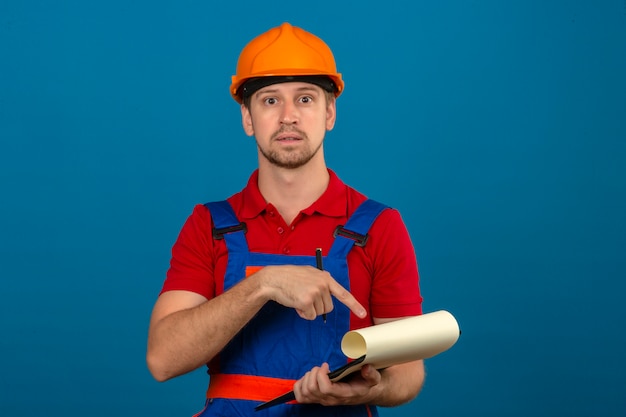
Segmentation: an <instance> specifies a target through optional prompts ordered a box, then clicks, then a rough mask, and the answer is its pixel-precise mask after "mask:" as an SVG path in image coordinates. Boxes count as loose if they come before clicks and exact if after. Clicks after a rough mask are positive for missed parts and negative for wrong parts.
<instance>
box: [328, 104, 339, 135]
mask: <svg viewBox="0 0 626 417" xmlns="http://www.w3.org/2000/svg"><path fill="white" fill-rule="evenodd" d="M336 119H337V100H335V98H334V97H333V98H332V99H331V100H329V101H328V103H327V104H326V130H328V131H330V130H333V127H335V120H336Z"/></svg>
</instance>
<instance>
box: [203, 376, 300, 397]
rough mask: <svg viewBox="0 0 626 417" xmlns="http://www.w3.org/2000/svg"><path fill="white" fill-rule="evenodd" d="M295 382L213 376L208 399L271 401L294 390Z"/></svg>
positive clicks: (278, 379) (258, 377)
mask: <svg viewBox="0 0 626 417" xmlns="http://www.w3.org/2000/svg"><path fill="white" fill-rule="evenodd" d="M295 382H296V381H295V380H292V379H280V378H269V377H264V376H253V375H231V374H215V375H211V379H210V381H209V389H207V391H206V397H207V398H228V399H234V400H252V401H263V402H265V401H269V400H272V399H274V398H276V397H278V396H280V395H283V394H285V393H287V392H289V391H292V390H293V384H294V383H295Z"/></svg>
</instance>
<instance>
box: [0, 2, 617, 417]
mask: <svg viewBox="0 0 626 417" xmlns="http://www.w3.org/2000/svg"><path fill="white" fill-rule="evenodd" d="M283 21H290V22H291V23H292V24H294V25H297V26H301V27H303V28H305V29H307V30H309V31H311V32H313V33H315V34H317V35H318V36H320V37H322V38H323V39H325V40H326V41H327V43H328V44H329V45H330V46H331V48H332V49H333V50H334V53H335V56H336V58H337V61H338V66H339V70H340V71H341V72H342V73H343V75H344V78H345V81H346V90H345V93H344V94H343V95H342V97H341V98H340V99H339V102H338V106H339V107H338V123H337V126H336V128H335V130H334V131H333V132H331V133H330V134H329V135H328V137H327V142H326V150H327V160H328V163H329V165H330V166H331V167H332V168H333V169H335V171H336V172H337V173H338V174H339V176H340V177H341V178H342V179H343V180H344V181H346V182H347V183H349V184H351V185H353V186H354V187H356V188H357V189H359V190H360V191H362V192H364V193H366V194H368V195H369V196H370V197H372V198H375V199H377V200H380V201H384V202H386V203H388V204H390V205H393V206H395V207H397V208H398V209H400V210H401V212H402V214H403V217H404V219H405V221H406V224H407V226H408V228H409V230H410V232H411V235H412V238H413V241H414V244H415V248H416V252H417V256H418V260H419V264H420V271H421V277H422V290H423V295H424V297H425V302H424V309H425V311H434V310H438V309H447V310H449V311H451V312H452V313H453V314H454V315H455V316H456V317H457V319H458V320H459V322H460V324H461V326H462V329H463V335H462V337H461V339H460V340H459V342H458V343H457V344H456V345H455V346H454V347H453V348H452V349H450V350H449V351H447V352H445V353H443V354H441V355H439V356H437V357H435V358H433V359H430V360H428V361H427V371H428V377H427V381H426V385H425V387H424V389H423V391H422V394H421V396H420V397H418V399H416V400H415V401H413V402H412V403H411V404H408V405H405V406H403V407H400V408H397V409H390V410H383V412H382V414H383V415H384V416H401V415H423V416H502V415H507V416H527V415H533V416H553V415H568V416H591V415H593V416H623V415H624V414H625V413H626V395H625V393H626V376H625V375H624V374H625V371H626V359H625V357H626V355H625V353H624V352H626V335H625V333H624V328H626V308H625V307H624V301H623V299H624V279H625V278H626V260H625V259H626V255H625V254H626V214H625V213H626V170H625V167H624V166H625V163H626V2H624V0H613V1H608V0H607V1H599V2H584V1H564V0H563V1H556V0H555V1H528V0H523V1H522V0H518V1H509V2H503V1H495V0H492V1H440V2H422V1H418V2H409V1H407V2H380V3H379V2H375V3H374V2H372V3H369V5H364V4H363V3H362V2H358V1H345V2H341V4H339V2H334V1H317V2H313V3H310V2H309V3H306V2H305V3H294V2H280V1H276V2H273V3H271V4H270V3H269V2H267V3H266V2H258V1H256V2H246V1H241V2H235V3H232V2H200V1H188V0H187V1H178V2H165V1H134V2H123V1H107V2H93V1H92V2H85V1H58V2H46V1H34V0H28V1H18V0H13V1H11V0H3V1H1V2H0V141H1V147H0V181H1V183H0V185H1V190H0V192H1V197H0V198H1V200H0V201H1V203H0V279H1V287H0V415H2V416H11V417H13V416H36V415H59V416H61V415H63V416H78V415H84V414H89V415H91V416H110V415H115V416H130V415H151V416H155V417H156V416H190V415H191V414H193V413H194V412H196V411H197V410H199V409H200V408H201V405H202V401H203V395H204V390H205V387H206V375H205V374H204V372H203V371H197V372H194V373H191V374H189V375H186V376H183V377H180V378H178V379H175V380H172V381H170V382H167V383H165V384H159V383H157V382H155V381H154V380H152V379H151V377H150V375H149V373H148V371H147V369H146V366H145V359H144V354H145V344H146V342H145V340H146V333H147V326H148V319H149V314H150V310H151V307H152V304H153V302H154V300H155V298H156V296H157V294H158V291H159V289H160V286H161V283H162V280H163V278H164V274H165V271H166V269H167V267H168V262H169V251H170V248H171V245H172V243H173V242H174V240H175V238H176V236H177V234H178V231H179V229H180V227H181V226H182V223H183V222H184V220H185V218H186V217H187V216H188V215H189V214H190V212H191V209H192V207H193V205H194V204H196V203H202V202H205V201H209V200H214V199H220V198H224V197H226V196H228V195H230V194H232V193H234V192H236V191H238V190H239V189H241V188H242V187H243V186H244V185H245V182H246V180H247V177H248V175H249V174H250V172H251V171H252V170H253V169H254V168H255V166H256V151H255V146H254V142H253V140H252V139H250V138H248V137H247V136H245V135H244V134H243V131H242V130H241V127H240V120H239V109H238V107H237V105H236V104H235V102H234V101H232V100H231V98H230V97H229V93H228V86H229V83H230V76H231V75H232V74H233V72H234V70H235V65H236V59H237V57H238V54H239V51H240V50H241V48H242V47H243V46H244V45H245V44H246V43H247V42H248V41H249V40H250V39H251V38H253V37H254V36H256V35H257V34H259V33H261V32H264V31H265V30H267V29H269V28H270V27H273V26H277V25H279V24H280V23H281V22H283Z"/></svg>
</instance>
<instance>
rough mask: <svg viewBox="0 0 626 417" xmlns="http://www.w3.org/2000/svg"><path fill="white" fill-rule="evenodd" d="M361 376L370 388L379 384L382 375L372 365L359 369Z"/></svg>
mask: <svg viewBox="0 0 626 417" xmlns="http://www.w3.org/2000/svg"><path fill="white" fill-rule="evenodd" d="M361 376H362V377H363V379H364V380H365V382H367V383H368V384H369V385H370V386H374V385H377V384H379V383H380V380H381V379H382V375H381V374H380V372H379V371H378V370H377V369H376V368H374V367H373V366H372V365H365V366H364V367H363V368H361Z"/></svg>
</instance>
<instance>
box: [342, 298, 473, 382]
mask: <svg viewBox="0 0 626 417" xmlns="http://www.w3.org/2000/svg"><path fill="white" fill-rule="evenodd" d="M460 333H461V332H460V330H459V324H458V323H457V321H456V319H455V318H454V316H453V315H452V314H450V313H449V312H447V311H445V310H440V311H435V312H432V313H428V314H423V315H421V316H415V317H409V318H406V319H400V320H396V321H392V322H389V323H384V324H378V325H375V326H371V327H366V328H363V329H359V330H353V331H350V332H348V333H346V334H345V335H344V336H343V339H342V341H341V350H342V351H343V353H344V355H346V356H347V357H349V358H351V359H357V358H359V359H360V358H362V357H363V356H365V358H364V359H362V360H359V361H358V362H359V363H358V364H354V366H349V367H347V369H344V372H341V374H339V375H337V376H335V377H334V378H333V381H338V380H340V379H341V378H343V377H345V376H346V375H348V374H350V373H352V372H354V371H357V370H359V369H361V368H362V367H363V365H366V364H371V365H372V366H374V367H375V368H376V369H382V368H386V367H388V366H391V365H395V364H399V363H404V362H410V361H414V360H418V359H427V358H431V357H433V356H435V355H438V354H439V353H441V352H444V351H446V350H448V349H450V348H451V347H452V346H453V345H454V344H455V343H456V341H457V340H458V339H459V335H460Z"/></svg>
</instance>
